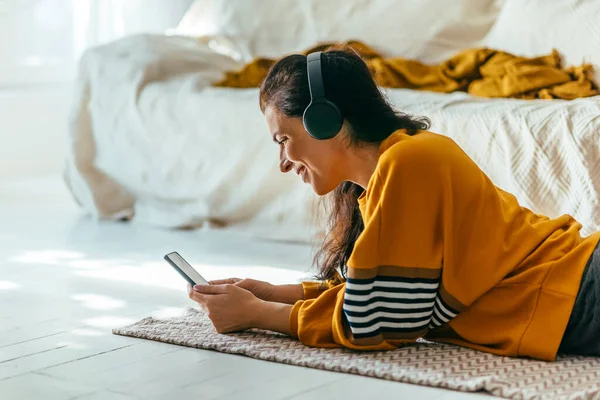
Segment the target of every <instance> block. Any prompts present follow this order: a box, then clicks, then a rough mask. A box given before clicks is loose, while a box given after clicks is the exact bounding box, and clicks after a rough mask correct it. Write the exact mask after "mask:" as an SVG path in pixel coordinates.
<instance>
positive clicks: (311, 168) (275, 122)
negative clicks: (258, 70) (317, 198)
mask: <svg viewBox="0 0 600 400" xmlns="http://www.w3.org/2000/svg"><path fill="white" fill-rule="evenodd" d="M265 118H266V119H267V125H268V126H269V131H270V132H271V136H272V138H273V140H274V141H275V143H276V144H277V146H279V168H280V170H281V172H283V173H286V172H295V173H296V174H298V176H299V177H300V178H301V179H302V180H303V181H304V182H305V183H309V184H310V185H311V186H312V187H313V190H314V191H315V192H316V193H317V194H318V195H321V196H322V195H324V194H327V193H329V192H331V191H332V190H334V189H335V188H336V187H337V186H338V185H339V184H340V183H341V182H342V181H344V180H345V178H346V177H345V175H346V173H344V172H345V169H346V168H345V167H346V162H345V157H344V154H345V149H347V146H344V143H342V137H343V133H342V132H340V133H339V134H338V135H337V136H335V137H334V138H332V139H329V140H317V139H314V138H313V137H312V136H310V135H309V134H308V132H306V130H305V129H304V124H303V123H302V118H300V117H295V118H290V117H286V116H285V115H283V114H282V113H280V112H279V111H278V110H277V109H276V108H275V107H272V106H268V107H267V108H266V109H265Z"/></svg>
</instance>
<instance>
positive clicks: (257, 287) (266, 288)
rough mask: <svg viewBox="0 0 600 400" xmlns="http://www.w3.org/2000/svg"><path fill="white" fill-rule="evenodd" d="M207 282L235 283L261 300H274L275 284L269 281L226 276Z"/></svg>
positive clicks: (218, 283)
mask: <svg viewBox="0 0 600 400" xmlns="http://www.w3.org/2000/svg"><path fill="white" fill-rule="evenodd" d="M209 283H210V284H211V285H235V286H237V287H240V288H242V289H246V290H248V291H249V292H252V294H253V295H255V296H256V297H258V298H259V299H261V300H265V301H276V300H274V298H273V294H274V292H275V285H272V284H270V283H269V282H263V281H257V280H256V279H240V278H228V279H219V280H216V281H210V282H209Z"/></svg>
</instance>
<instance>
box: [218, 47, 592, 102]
mask: <svg viewBox="0 0 600 400" xmlns="http://www.w3.org/2000/svg"><path fill="white" fill-rule="evenodd" d="M332 47H333V48H345V49H352V50H354V51H356V52H357V53H358V54H359V55H360V56H361V57H363V59H364V60H365V62H366V63H367V65H368V66H369V69H370V70H371V73H372V74H373V77H374V78H375V81H376V82H377V84H378V85H379V86H381V87H388V88H407V89H417V90H429V91H434V92H442V93H449V92H455V91H463V92H468V93H470V94H472V95H475V96H481V97H514V98H521V99H566V100H571V99H575V98H578V97H588V96H595V95H598V94H599V91H598V88H597V87H596V86H595V84H594V82H593V81H592V78H591V72H592V66H591V65H588V64H583V65H581V66H579V67H571V68H568V69H565V68H562V67H561V60H560V56H559V54H558V52H557V51H556V50H553V51H552V53H551V54H548V55H545V56H540V57H535V58H525V57H519V56H515V55H512V54H509V53H505V52H502V51H498V50H491V49H487V48H477V49H468V50H464V51H461V52H460V53H458V54H456V55H455V56H454V57H451V58H450V59H448V60H446V61H445V62H443V63H441V64H439V65H426V64H423V63H421V62H419V61H415V60H408V59H405V58H400V57H394V58H384V57H383V56H381V55H380V54H379V53H377V52H376V51H375V50H373V49H372V48H370V47H369V46H367V45H366V44H364V43H361V42H358V41H350V42H345V43H341V44H335V43H324V44H321V45H318V46H315V47H313V48H311V49H308V50H307V51H306V52H305V53H304V54H308V53H310V52H313V51H322V50H326V49H328V48H332ZM275 62H276V60H274V59H268V58H257V59H255V60H254V61H252V62H251V63H249V64H247V65H246V66H245V67H244V68H243V69H242V70H241V71H238V72H228V73H226V77H225V78H224V79H223V80H222V81H220V82H217V83H215V86H220V87H236V88H251V87H258V86H259V85H260V83H261V82H262V80H263V79H264V78H265V76H266V74H267V72H268V70H269V68H270V67H271V66H272V65H273V64H274V63H275Z"/></svg>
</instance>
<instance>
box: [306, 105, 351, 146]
mask: <svg viewBox="0 0 600 400" xmlns="http://www.w3.org/2000/svg"><path fill="white" fill-rule="evenodd" d="M302 122H303V123H304V129H306V131H307V132H308V134H309V135H310V136H312V137H313V138H315V139H318V140H327V139H331V138H333V137H335V135H337V134H338V133H339V131H340V130H341V129H342V124H343V123H344V119H343V118H342V113H341V112H340V110H339V109H338V108H337V106H336V105H335V104H334V103H332V102H330V101H329V100H326V99H320V100H317V101H313V102H311V103H310V104H309V105H308V107H306V110H304V115H303V116H302Z"/></svg>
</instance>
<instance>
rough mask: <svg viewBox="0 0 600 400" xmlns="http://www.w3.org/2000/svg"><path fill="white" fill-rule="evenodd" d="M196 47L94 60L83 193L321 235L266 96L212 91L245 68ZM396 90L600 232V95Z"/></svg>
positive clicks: (548, 203)
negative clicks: (287, 161) (267, 115)
mask: <svg viewBox="0 0 600 400" xmlns="http://www.w3.org/2000/svg"><path fill="white" fill-rule="evenodd" d="M191 40H192V39H184V38H166V37H154V38H153V37H148V36H144V37H137V38H130V39H128V42H123V43H120V44H118V45H114V44H113V45H112V46H109V47H103V48H99V49H95V50H92V51H90V52H88V54H86V56H85V57H84V60H83V61H82V64H81V76H80V81H79V87H78V99H77V102H76V104H75V107H74V110H73V118H72V124H71V127H72V132H71V139H72V142H71V144H72V150H71V157H70V159H69V163H68V166H67V169H66V171H65V176H66V178H67V182H68V183H69V186H70V188H71V191H72V192H73V194H74V196H75V198H76V199H77V200H78V201H79V203H80V204H81V205H82V206H83V207H84V208H85V209H86V211H88V212H89V213H90V214H92V215H94V216H95V217H97V218H119V217H122V216H124V215H129V216H132V215H134V214H135V215H134V217H133V222H134V223H143V224H151V225H155V226H161V227H181V226H199V225H201V224H202V223H203V222H205V221H206V220H207V219H211V218H212V219H219V220H224V221H227V222H229V223H230V224H233V225H232V226H231V229H240V230H243V231H246V232H248V233H250V234H252V235H254V236H259V237H268V238H272V239H278V240H292V241H307V240H310V238H311V237H312V236H313V235H314V234H315V233H317V232H319V231H321V229H322V219H319V218H315V215H314V212H315V210H316V201H317V200H318V199H317V197H316V196H315V195H314V194H313V193H312V191H311V190H310V187H309V186H307V185H305V184H303V183H302V182H301V180H300V179H298V178H297V177H296V176H293V175H292V174H286V175H284V174H281V173H280V172H279V169H278V149H277V147H276V146H275V145H274V144H273V143H272V141H271V139H270V136H269V133H268V130H267V127H266V123H265V122H264V119H263V116H262V114H261V113H260V110H259V107H258V90H257V89H245V90H241V89H225V88H213V87H208V84H209V82H210V80H211V79H212V80H214V79H216V78H217V77H220V75H221V74H222V72H223V71H225V70H230V69H234V68H235V67H236V66H239V64H236V62H234V61H233V59H229V58H227V57H225V56H223V55H217V54H212V53H211V52H210V51H209V50H208V49H207V48H204V47H203V48H200V47H198V44H197V42H191ZM140 42H142V44H143V45H144V46H145V48H144V50H143V53H142V50H137V49H138V48H139V47H140ZM140 54H143V55H144V56H143V57H141V56H140ZM174 58H175V59H178V60H181V59H183V60H184V61H185V63H184V67H182V65H181V62H180V63H174V62H173V61H172V60H173V59H174ZM386 92H387V94H388V96H389V98H390V100H391V101H392V103H393V104H395V105H396V106H397V107H398V108H399V109H400V110H402V111H405V112H408V113H415V114H419V115H426V116H428V117H429V118H431V120H432V122H433V125H432V130H433V131H435V132H438V133H442V134H445V135H447V136H450V137H452V138H453V139H454V140H456V141H457V143H458V144H459V145H460V146H461V147H462V148H463V149H464V150H465V151H466V152H467V154H469V155H470V156H471V157H472V158H473V159H474V161H475V162H476V163H477V164H478V165H479V166H480V167H481V168H482V169H483V170H484V171H485V172H486V173H487V174H488V176H489V177H490V178H491V179H492V181H493V182H495V183H496V185H497V186H499V187H500V188H502V189H504V190H507V191H509V192H511V193H513V194H515V195H516V196H517V198H518V199H519V201H520V202H521V204H522V205H523V206H525V207H529V208H531V209H533V210H534V211H535V212H537V213H540V214H545V215H548V216H550V217H556V216H558V215H560V214H563V213H568V214H571V215H573V216H574V217H575V218H576V219H577V220H579V221H580V222H581V223H582V225H583V230H582V233H583V234H587V233H590V232H592V231H596V230H600V96H599V97H595V98H588V99H578V100H574V101H558V100H553V101H547V100H539V101H531V100H513V99H482V98H475V97H471V96H469V95H467V94H464V93H453V94H438V93H430V92H418V91H411V90H399V89H394V90H388V91H386ZM115 95H117V96H115Z"/></svg>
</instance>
